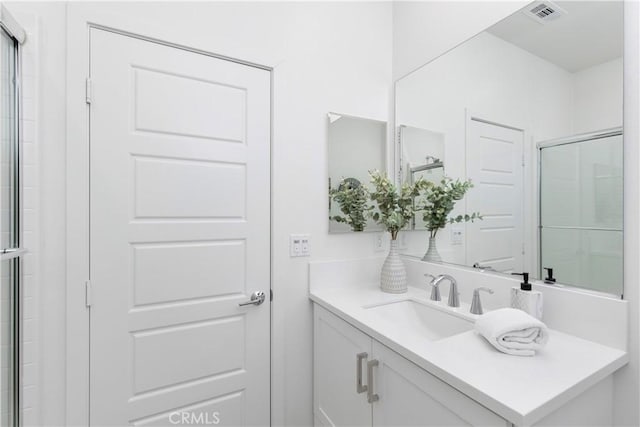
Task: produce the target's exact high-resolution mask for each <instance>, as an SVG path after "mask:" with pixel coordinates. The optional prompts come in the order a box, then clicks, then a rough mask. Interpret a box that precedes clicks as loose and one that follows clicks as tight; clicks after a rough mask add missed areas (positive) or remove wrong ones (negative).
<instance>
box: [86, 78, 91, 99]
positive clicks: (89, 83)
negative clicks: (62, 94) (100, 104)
mask: <svg viewBox="0 0 640 427" xmlns="http://www.w3.org/2000/svg"><path fill="white" fill-rule="evenodd" d="M91 89H92V85H91V78H89V77H87V80H86V81H85V101H86V103H87V104H91V95H92V90H91Z"/></svg>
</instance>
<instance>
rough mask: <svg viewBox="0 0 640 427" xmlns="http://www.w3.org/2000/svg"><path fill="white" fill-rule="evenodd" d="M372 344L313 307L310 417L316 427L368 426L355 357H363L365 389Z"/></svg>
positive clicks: (338, 319)
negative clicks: (312, 370)
mask: <svg viewBox="0 0 640 427" xmlns="http://www.w3.org/2000/svg"><path fill="white" fill-rule="evenodd" d="M371 342H372V341H371V338H369V336H368V335H365V334H364V333H362V332H361V331H359V330H358V329H356V328H354V327H353V326H351V325H349V324H348V323H346V322H345V321H343V320H341V319H340V318H338V317H336V316H335V315H333V314H331V313H330V312H328V311H327V310H325V309H323V308H322V307H320V306H318V305H317V304H314V356H315V357H314V372H313V376H314V381H313V383H314V386H313V413H314V419H315V423H316V424H317V425H322V426H370V425H371V405H370V404H369V403H368V402H367V393H366V392H364V391H362V392H360V393H359V392H358V387H357V377H358V371H359V369H357V368H358V355H359V354H362V359H361V368H362V369H361V370H360V372H361V374H362V382H363V383H364V384H363V385H366V369H367V360H370V359H371ZM363 353H365V354H366V356H364V354H363Z"/></svg>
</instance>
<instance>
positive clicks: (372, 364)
mask: <svg viewBox="0 0 640 427" xmlns="http://www.w3.org/2000/svg"><path fill="white" fill-rule="evenodd" d="M376 366H378V361H377V360H370V361H368V362H367V388H368V390H367V401H368V402H369V403H373V402H377V401H378V400H380V397H379V396H378V395H377V394H375V393H374V392H373V368H374V367H376Z"/></svg>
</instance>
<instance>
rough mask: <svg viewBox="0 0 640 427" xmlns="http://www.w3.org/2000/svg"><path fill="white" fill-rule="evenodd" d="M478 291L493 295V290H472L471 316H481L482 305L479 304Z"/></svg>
mask: <svg viewBox="0 0 640 427" xmlns="http://www.w3.org/2000/svg"><path fill="white" fill-rule="evenodd" d="M480 291H484V292H489V293H490V294H492V293H493V289H489V288H476V289H474V290H473V300H472V301H471V314H482V313H484V312H483V311H482V303H481V302H480Z"/></svg>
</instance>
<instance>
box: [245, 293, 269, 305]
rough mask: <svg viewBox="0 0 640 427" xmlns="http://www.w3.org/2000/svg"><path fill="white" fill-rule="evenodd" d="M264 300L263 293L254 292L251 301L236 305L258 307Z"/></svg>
mask: <svg viewBox="0 0 640 427" xmlns="http://www.w3.org/2000/svg"><path fill="white" fill-rule="evenodd" d="M265 298H266V297H265V295H264V292H262V291H255V292H254V293H252V294H251V299H250V300H249V301H245V302H241V303H240V304H238V305H239V306H240V307H242V306H245V305H260V304H262V303H263V302H264V299H265Z"/></svg>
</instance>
